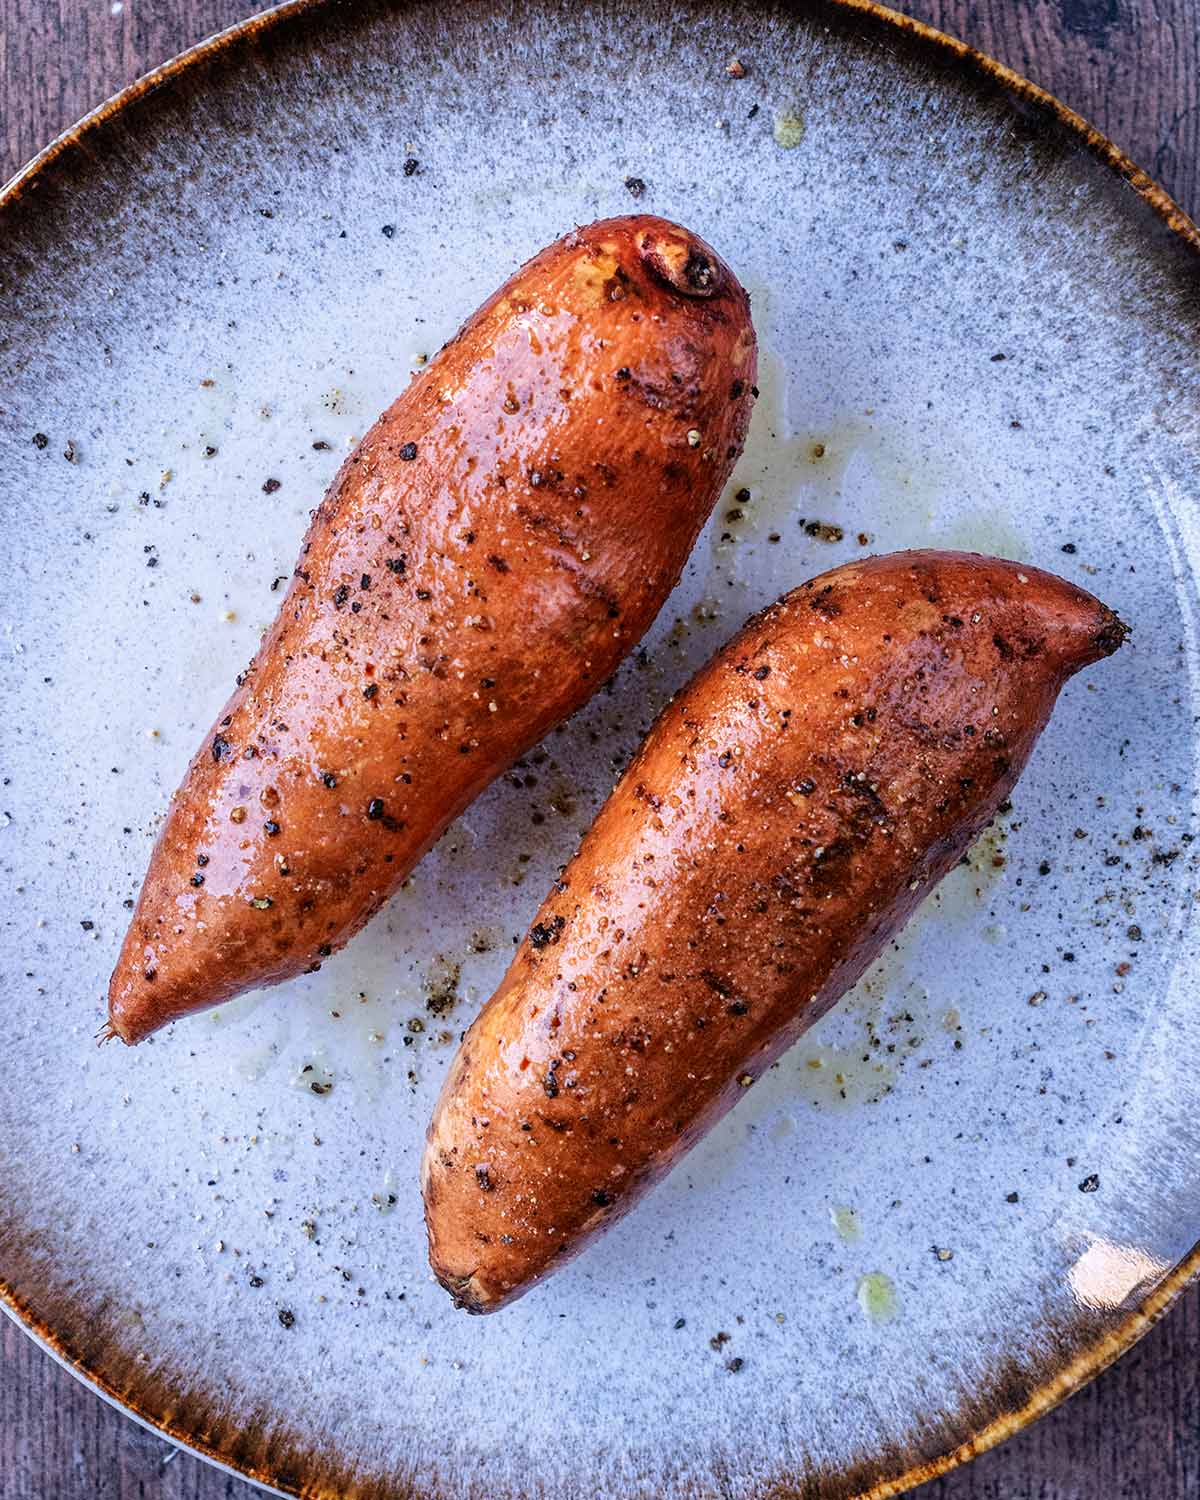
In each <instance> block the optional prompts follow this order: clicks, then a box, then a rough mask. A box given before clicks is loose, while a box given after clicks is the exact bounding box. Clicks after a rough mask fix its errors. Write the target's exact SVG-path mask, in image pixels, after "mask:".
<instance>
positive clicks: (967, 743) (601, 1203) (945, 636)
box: [422, 552, 1125, 1312]
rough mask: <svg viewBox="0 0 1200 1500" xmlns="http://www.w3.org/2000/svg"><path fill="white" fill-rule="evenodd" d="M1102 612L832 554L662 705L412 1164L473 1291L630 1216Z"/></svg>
mask: <svg viewBox="0 0 1200 1500" xmlns="http://www.w3.org/2000/svg"><path fill="white" fill-rule="evenodd" d="M1124 637H1125V627H1124V626H1123V625H1122V624H1121V622H1120V621H1119V620H1118V619H1117V617H1116V616H1115V615H1114V614H1113V613H1112V612H1111V611H1110V610H1108V609H1106V608H1105V607H1104V606H1103V605H1102V604H1100V603H1099V602H1098V601H1097V600H1095V599H1093V598H1092V597H1091V596H1090V595H1089V594H1086V593H1084V592H1083V591H1082V590H1080V589H1078V588H1075V587H1074V586H1073V585H1072V584H1069V583H1066V582H1064V581H1063V580H1062V579H1060V578H1056V577H1054V576H1053V575H1052V574H1049V573H1044V572H1041V571H1040V570H1039V569H1036V568H1032V567H1026V566H1019V565H1018V564H1016V563H1011V562H1003V561H999V560H997V559H995V558H986V557H978V556H973V555H968V554H963V553H954V552H902V553H897V554H894V555H892V556H887V557H876V558H870V559H868V560H866V561H864V562H855V563H850V564H848V565H847V566H845V567H841V568H837V569H835V570H834V571H833V572H830V573H826V574H824V575H823V576H821V577H819V578H815V579H813V580H811V581H810V582H808V583H806V584H804V585H803V586H802V587H800V588H797V589H794V590H793V591H792V592H791V593H789V594H787V595H785V596H784V597H783V598H782V599H780V600H779V601H778V602H777V603H776V604H773V605H771V606H770V608H768V609H766V610H764V611H763V612H762V613H761V614H759V615H756V616H755V617H754V618H753V619H751V620H750V621H749V622H748V623H747V624H746V625H745V626H744V628H743V629H742V630H741V631H740V632H739V633H738V634H737V635H736V636H735V637H734V638H733V640H731V641H730V642H729V644H728V645H727V646H726V647H725V648H724V649H723V650H722V651H720V652H719V653H718V654H717V655H716V656H715V657H714V658H713V660H712V661H711V662H709V663H708V665H707V666H705V667H704V668H703V669H702V670H701V671H700V672H699V673H698V675H697V676H696V677H695V678H694V679H693V680H692V682H691V683H690V684H689V685H688V686H687V687H686V688H685V689H684V690H683V691H682V692H681V693H680V694H679V695H678V696H677V697H676V698H675V699H674V700H673V701H672V702H671V703H670V704H669V705H668V706H667V708H666V709H665V710H664V711H663V713H662V715H661V716H660V718H659V720H658V722H657V723H656V725H655V726H654V728H653V729H652V730H651V731H650V734H649V735H648V736H647V738H646V740H645V742H644V744H643V745H642V747H641V749H640V751H639V752H638V754H637V755H636V757H635V758H634V760H633V762H632V763H631V765H630V766H629V769H628V770H627V771H626V772H625V774H624V775H623V776H622V777H621V780H620V781H619V782H618V784H617V786H616V788H615V789H614V791H613V793H612V795H611V796H610V797H609V799H608V801H607V802H606V803H605V804H604V806H603V807H602V808H601V810H600V812H599V814H598V815H597V817H596V820H595V822H594V824H593V825H592V827H591V829H590V830H589V832H588V833H587V835H586V836H585V838H584V840H583V842H582V844H581V846H580V849H579V852H578V853H577V854H576V856H575V858H574V859H573V860H572V861H571V863H570V864H569V865H568V866H567V868H566V870H565V871H564V872H563V875H562V878H561V879H560V880H559V881H558V882H557V883H556V884H555V887H554V889H553V890H552V891H551V893H550V895H549V896H548V897H547V899H546V901H545V902H544V904H543V905H542V908H541V910H540V911H539V912H538V914H537V916H536V918H535V920H534V922H533V925H532V926H531V928H530V930H529V933H528V935H527V936H526V938H525V941H524V942H523V944H522V945H521V947H520V948H519V950H518V951H517V953H516V955H515V957H514V958H513V961H512V964H511V966H510V968H509V970H508V973H507V974H506V975H505V978H504V980H503V982H502V983H501V985H500V987H499V989H498V990H497V991H496V993H495V994H494V995H493V996H492V998H491V1000H489V1002H488V1003H487V1005H486V1006H485V1007H484V1009H483V1011H482V1012H481V1014H480V1015H479V1017H478V1018H477V1020H476V1021H475V1023H474V1025H473V1026H472V1027H471V1028H470V1030H469V1031H468V1032H467V1033H466V1036H465V1038H464V1040H463V1042H462V1045H461V1047H460V1048H459V1051H458V1054H457V1056H456V1058H455V1060H454V1062H453V1063H452V1065H451V1068H450V1071H449V1073H448V1075H447V1078H446V1082H445V1085H444V1087H443V1089H442V1094H441V1098H440V1100H439V1102H438V1105H437V1108H436V1111H435V1113H434V1116H433V1120H432V1123H431V1124H430V1127H429V1135H428V1141H427V1145H426V1150H425V1156H424V1161H423V1164H422V1184H423V1190H424V1197H425V1215H426V1223H427V1227H428V1231H429V1247H430V1261H431V1264H432V1266H433V1270H434V1273H435V1274H436V1276H437V1277H438V1279H439V1281H441V1283H442V1285H443V1286H445V1287H446V1289H447V1290H448V1291H449V1292H450V1293H451V1295H452V1296H453V1297H454V1299H455V1301H456V1302H457V1303H458V1305H459V1306H461V1307H464V1308H466V1309H467V1310H468V1311H470V1312H489V1311H491V1310H493V1309H495V1308H497V1307H501V1306H503V1305H504V1304H505V1303H506V1302H508V1301H511V1300H512V1299H513V1298H514V1297H518V1296H520V1295H521V1294H522V1293H523V1292H525V1291H527V1290H528V1289H529V1288H530V1287H531V1286H532V1285H533V1284H534V1283H535V1282H536V1281H538V1280H539V1279H540V1278H541V1277H543V1276H545V1275H546V1274H548V1273H549V1272H550V1271H552V1270H554V1269H555V1268H556V1267H558V1266H561V1265H563V1264H564V1263H565V1262H566V1261H567V1260H568V1259H569V1258H570V1257H571V1256H572V1255H574V1254H575V1253H577V1252H578V1251H579V1250H580V1249H582V1248H583V1246H584V1245H585V1244H586V1243H587V1242H588V1241H589V1239H591V1237H592V1236H594V1235H595V1234H597V1233H599V1232H600V1231H601V1230H603V1229H604V1228H606V1227H607V1226H609V1225H610V1224H612V1223H614V1222H615V1221H616V1219H617V1218H618V1217H620V1216H621V1215H622V1214H624V1213H625V1212H627V1211H628V1210H629V1209H630V1208H631V1207H632V1206H633V1205H634V1204H635V1203H636V1202H637V1201H638V1199H639V1198H640V1197H641V1195H642V1194H643V1193H644V1192H646V1190H647V1189H648V1188H649V1187H650V1186H651V1185H652V1184H653V1183H654V1182H656V1181H657V1180H658V1179H659V1178H661V1177H662V1176H663V1175H664V1174H665V1173H666V1172H667V1171H668V1170H669V1169H670V1167H671V1166H672V1165H673V1164H674V1163H675V1162H676V1161H677V1160H678V1159H679V1158H680V1156H681V1155H682V1154H683V1153H684V1152H685V1151H687V1150H688V1148H689V1147H690V1146H692V1145H693V1144H694V1143H695V1142H696V1141H697V1140H699V1138H700V1137H701V1136H702V1135H703V1134H704V1133H705V1132H706V1131H707V1130H708V1129H709V1128H710V1127H711V1126H712V1125H714V1124H715V1123H716V1122H717V1121H718V1120H719V1119H720V1118H721V1117H722V1116H723V1115H724V1114H725V1113H726V1111H728V1110H729V1109H730V1108H731V1107H732V1106H733V1105H734V1104H735V1103H736V1102H737V1100H738V1099H739V1098H740V1097H742V1096H743V1095H744V1093H745V1091H746V1090H747V1089H748V1088H750V1087H751V1086H752V1085H753V1083H754V1081H755V1079H757V1078H758V1077H759V1076H760V1075H761V1074H762V1072H763V1071H764V1069H766V1068H768V1067H769V1066H770V1065H771V1063H772V1062H773V1061H774V1060H775V1059H776V1058H777V1057H778V1056H779V1055H780V1053H781V1052H783V1051H784V1049H785V1048H787V1047H789V1046H790V1045H791V1044H792V1043H793V1042H794V1041H795V1040H796V1038H797V1037H798V1036H799V1035H800V1034H801V1033H802V1032H803V1031H804V1030H806V1029H807V1028H808V1027H809V1026H811V1025H812V1024H813V1022H815V1021H817V1020H818V1019H819V1018H820V1017H821V1016H822V1015H824V1013H825V1012H826V1011H827V1010H828V1009H829V1008H830V1007H831V1006H832V1005H833V1004H834V1003H835V1002H836V1001H837V1000H838V999H839V998H840V997H841V996H842V995H843V994H844V993H845V992H846V991H847V990H848V989H849V988H850V987H851V986H852V985H853V984H854V983H855V982H856V981H857V979H858V978H859V976H860V975H861V974H862V973H863V971H864V969H866V968H867V966H868V965H869V964H870V963H871V962H872V960H873V959H874V958H875V957H876V956H877V954H878V953H879V951H880V949H881V948H882V947H883V945H884V943H885V942H886V941H887V940H888V939H889V938H890V937H891V936H893V934H894V933H896V932H897V931H898V930H899V928H900V927H901V926H903V924H904V922H905V921H906V920H907V919H908V917H909V916H910V915H911V914H912V912H913V910H914V909H915V907H916V906H917V904H918V903H919V902H920V901H922V900H923V899H924V898H925V896H927V895H928V894H929V892H930V891H931V890H932V888H933V887H934V885H936V883H937V882H938V881H939V880H940V879H941V878H942V877H943V876H944V875H945V874H946V873H947V871H948V870H950V869H951V868H952V866H953V865H954V864H955V863H956V862H957V861H958V860H959V859H960V858H961V856H962V854H963V853H964V851H965V850H966V848H967V847H968V845H969V844H970V842H971V840H972V839H973V838H974V837H975V836H976V834H977V833H978V832H979V831H980V830H981V829H982V828H983V827H984V825H985V824H987V823H988V822H989V820H990V819H991V818H992V817H993V815H994V814H995V812H996V809H997V807H998V806H999V804H1000V803H1001V802H1002V801H1003V800H1004V799H1005V798H1006V797H1007V796H1008V795H1009V793H1010V791H1011V790H1012V787H1013V784H1014V782H1015V781H1016V779H1017V777H1018V776H1019V775H1020V773H1021V771H1022V769H1023V768H1024V766H1025V763H1026V761H1027V760H1028V758H1029V754H1030V752H1031V751H1032V749H1033V746H1034V743H1035V741H1036V740H1037V737H1038V735H1039V734H1040V732H1041V730H1042V728H1043V727H1044V725H1045V723H1046V721H1047V719H1048V718H1049V716H1050V712H1051V709H1052V708H1053V706H1054V702H1055V699H1056V698H1057V696H1058V692H1059V689H1060V688H1061V687H1062V685H1063V683H1064V682H1065V681H1066V680H1067V678H1068V677H1070V676H1071V675H1072V673H1074V672H1076V671H1078V670H1079V669H1080V668H1081V667H1084V666H1086V665H1088V663H1090V662H1094V661H1096V660H1098V659H1099V658H1100V657H1103V656H1107V655H1109V654H1110V653H1111V652H1113V651H1114V650H1116V648H1117V647H1118V646H1119V645H1120V644H1121V642H1122V640H1123V639H1124Z"/></svg>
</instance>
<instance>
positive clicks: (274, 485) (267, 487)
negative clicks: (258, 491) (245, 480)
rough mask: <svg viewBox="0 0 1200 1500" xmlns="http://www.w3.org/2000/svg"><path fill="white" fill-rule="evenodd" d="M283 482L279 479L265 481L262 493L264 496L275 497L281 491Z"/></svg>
mask: <svg viewBox="0 0 1200 1500" xmlns="http://www.w3.org/2000/svg"><path fill="white" fill-rule="evenodd" d="M281 483H282V481H281V480H278V479H264V480H263V487H262V492H263V494H264V495H273V494H274V493H275V491H276V490H277V489H279V487H280V485H281Z"/></svg>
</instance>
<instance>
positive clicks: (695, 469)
mask: <svg viewBox="0 0 1200 1500" xmlns="http://www.w3.org/2000/svg"><path fill="white" fill-rule="evenodd" d="M754 378H755V341H754V330H753V327H752V325H751V321H750V309H749V302H748V299H747V297H746V294H745V292H744V291H743V290H742V288H741V286H740V285H739V284H738V281H737V279H736V277H735V276H734V274H733V272H732V271H731V270H730V269H729V267H728V266H726V265H725V264H724V263H723V262H722V261H721V260H720V259H719V257H718V256H717V255H716V253H715V252H714V251H713V250H712V249H710V247H709V246H708V245H706V244H705V243H704V242H703V241H702V240H701V239H699V238H698V237H697V236H696V235H694V234H691V233H690V232H689V231H688V230H685V229H681V228H679V227H678V226H677V225H674V224H670V223H667V222H666V221H665V220H662V219H656V218H651V217H648V216H645V215H634V216H630V217H626V218H618V219H608V220H604V221H602V222H600V223H597V224H593V225H591V226H589V227H588V228H585V229H579V230H576V231H575V232H573V233H571V234H568V235H567V236H565V237H564V238H563V239H561V240H559V241H557V242H556V243H555V244H553V245H551V246H550V247H549V248H548V249H547V250H544V251H543V252H542V253H541V254H540V255H538V256H536V257H535V258H534V259H533V260H531V261H530V262H529V263H528V264H527V265H526V266H524V267H523V268H522V269H521V270H520V271H518V272H517V273H516V275H514V276H513V277H512V279H511V280H510V281H508V282H507V283H506V284H505V285H504V286H503V287H502V288H501V289H500V290H499V291H498V292H497V293H496V294H495V295H494V296H493V297H492V298H490V299H489V300H488V301H487V302H486V303H485V304H484V305H483V307H481V308H480V309H479V311H478V312H477V313H476V314H475V315H474V316H473V317H472V318H471V319H470V321H469V322H468V323H466V324H465V325H464V327H463V328H462V329H461V331H460V332H459V333H458V334H457V335H456V336H455V338H454V339H452V340H451V342H450V343H449V344H447V345H446V347H445V348H444V349H443V350H442V351H441V352H440V353H439V354H438V356H437V357H436V358H435V359H434V360H433V361H432V362H431V363H430V364H429V366H428V367H427V368H426V369H425V370H424V371H422V372H421V373H420V374H419V375H417V376H416V377H415V378H414V379H413V381H412V383H411V384H410V385H409V387H408V388H407V390H405V392H404V394H403V395H402V396H401V397H400V398H399V399H398V400H397V401H396V402H395V403H394V404H393V405H392V406H391V407H390V408H389V409H388V410H387V411H386V412H385V413H384V415H383V416H382V417H381V418H380V419H379V421H378V422H376V424H375V425H374V427H372V429H371V430H370V432H368V433H367V435H366V436H365V437H364V438H363V440H362V442H361V443H360V444H359V445H358V447H357V449H356V450H355V451H354V452H353V453H352V454H351V455H350V457H349V458H348V459H347V460H346V462H345V463H344V464H343V465H342V468H341V470H340V472H339V473H338V475H337V476H336V478H335V479H334V482H333V484H332V485H331V487H330V489H329V492H328V494H327V495H326V496H325V499H324V500H323V502H322V503H321V505H320V507H319V509H318V510H317V511H316V513H315V515H314V518H313V522H312V525H311V527H310V529H309V532H308V535H307V537H306V539H305V542H304V546H303V548H302V550H301V555H300V559H299V561H298V563H297V566H296V569H295V573H294V575H293V577H292V581H291V585H290V587H289V589H288V592H287V594H286V596H285V598H284V600H283V602H282V605H281V607H280V610H279V614H278V617H277V618H276V620H275V623H274V625H273V626H272V628H271V630H270V632H269V633H268V635H267V636H266V637H265V639H264V641H263V644H262V647H261V649H260V650H259V652H258V654H257V656H256V657H255V659H254V661H253V662H252V663H251V665H250V666H249V668H248V669H247V671H246V672H245V673H244V674H243V675H242V677H241V678H239V680H238V686H237V689H236V691H235V692H234V694H233V696H232V697H231V698H230V699H229V701H228V703H227V704H226V705H225V707H224V709H223V710H222V711H221V713H220V714H219V715H218V716H217V720H216V722H215V723H214V725H213V727H212V729H211V731H210V732H209V733H208V734H207V735H206V736H205V737H204V740H203V742H202V744H201V745H200V747H199V749H198V750H197V752H196V755H195V757H194V759H193V760H192V762H191V765H190V766H189V767H188V770H187V773H186V775H185V777H184V780H183V783H182V785H181V786H180V788H179V790H178V791H177V792H176V793H175V795H174V797H173V799H172V801H171V805H170V810H169V812H168V815H167V819H166V822H165V824H164V827H163V829H162V832H161V834H160V837H159V839H158V843H157V845H156V847H155V849H154V853H153V856H152V858H151V862H150V868H149V871H148V873H147V875H146V878H145V882H144V884H143V886H142V891H141V896H140V899H139V901H138V904H137V907H136V910H135V912H134V915H133V920H132V922H131V924H130V928H129V932H128V935H127V936H126V938H125V942H124V946H123V948H122V950H121V955H120V959H119V961H118V963H117V967H116V971H115V972H114V974H113V977H112V981H111V984H110V988H109V1034H111V1035H117V1036H120V1037H121V1038H122V1039H123V1040H124V1041H126V1042H129V1043H133V1042H137V1041H139V1040H140V1039H141V1038H143V1037H145V1036H146V1035H148V1034H149V1033H150V1032H152V1031H154V1030H155V1029H156V1028H158V1027H160V1026H163V1025H165V1024H166V1023H167V1022H169V1021H173V1020H175V1019H177V1018H178V1017H180V1016H184V1015H187V1014H188V1013H189V1012H192V1011H196V1010H199V1009H202V1008H203V1007H205V1006H210V1005H215V1004H218V1003H219V1002H220V1001H223V1000H227V999H229V998H231V997H232V996H234V995H236V994H238V993H239V992H241V991H243V990H247V989H251V988H255V987H257V986H260V985H266V984H276V983H278V982H279V981H281V980H284V979H287V978H289V977H291V976H292V975H295V974H299V973H302V972H304V971H307V970H310V969H313V968H316V967H318V966H319V965H320V963H321V960H322V959H323V958H325V957H327V956H328V955H329V954H330V953H332V952H333V951H334V950H335V949H337V948H339V947H341V946H342V944H344V943H345V942H346V941H347V940H348V939H349V938H350V937H351V936H352V935H353V934H354V933H355V932H356V931H357V930H358V929H359V928H360V927H361V926H362V925H363V923H364V922H366V921H367V920H368V918H369V917H370V916H371V915H372V914H373V913H374V912H375V911H377V910H378V909H379V907H380V906H381V905H382V904H383V903H384V902H385V901H386V900H387V898H388V896H389V895H390V894H391V893H392V892H393V891H394V890H395V889H396V888H397V887H398V886H399V885H400V883H401V882H402V881H403V879H404V878H405V876H406V875H407V874H408V872H409V871H410V870H411V869H412V867H413V865H414V864H415V863H416V862H417V860H419V859H420V857H421V856H422V854H424V853H425V851H426V850H427V849H428V848H429V847H430V845H431V844H432V843H434V841H435V840H436V839H437V838H438V836H439V835H440V834H441V832H442V831H443V829H444V828H445V827H446V825H447V824H448V823H449V822H450V821H451V820H452V819H453V818H454V817H455V816H457V814H458V813H459V812H461V811H462V809H463V808H464V807H465V806H466V805H467V804H468V803H469V802H470V801H471V800H472V799H473V798H474V797H476V796H477V795H478V794H479V793H480V792H481V791H482V790H483V789H484V787H485V786H487V785H488V783H489V782H490V781H492V780H493V779H494V778H495V777H496V776H497V775H499V774H500V773H501V772H502V771H504V770H505V769H506V767H508V766H509V765H510V764H511V763H512V761H514V760H515V759H516V758H517V757H518V756H519V755H521V754H522V753H523V752H524V751H525V750H526V749H528V748H529V746H531V745H532V744H534V743H536V741H538V740H539V739H541V738H542V736H543V735H544V734H546V732H547V731H548V730H549V729H550V728H551V727H552V726H553V725H554V724H556V723H558V722H559V721H560V720H561V719H563V718H564V717H565V716H566V715H568V714H570V713H571V712H572V711H573V710H574V709H576V708H577V707H578V706H579V705H580V704H581V703H583V702H584V701H585V700H586V699H587V698H588V697H589V696H590V695H591V694H592V693H593V692H594V691H595V690H596V688H597V687H599V686H600V684H601V683H602V682H604V681H605V680H606V679H607V678H608V677H609V676H610V675H611V674H612V672H613V670H614V669H615V667H616V666H617V665H618V663H619V662H620V661H621V660H622V658H623V657H624V656H625V655H626V654H627V653H628V652H629V651H630V650H631V649H632V647H633V646H634V645H635V644H636V643H637V641H638V640H639V639H640V637H641V636H642V634H643V633H644V631H645V630H646V628H647V626H648V625H649V624H650V622H651V621H652V620H653V619H654V616H655V615H656V614H657V613H658V610H659V608H660V606H661V605H662V603H663V600H664V599H665V598H666V596H667V594H668V593H669V592H670V590H671V588H672V587H673V586H674V584H675V582H676V580H677V579H678V577H679V573H680V571H681V569H682V567H683V564H684V561H685V560H686V558H687V555H688V553H689V551H690V549H691V547H692V544H693V543H694V541H695V539H696V535H697V533H698V532H699V530H700V528H701V526H702V525H703V524H704V521H705V520H706V518H707V516H708V514H709V511H710V510H711V508H712V506H713V503H714V502H715V500H716V498H717V496H718V495H719V493H720V491H721V487H722V485H723V484H724V482H725V480H726V478H727V477H728V474H729V472H730V469H731V468H732V466H733V463H734V461H735V460H736V458H737V456H738V454H739V453H740V452H741V448H742V444H743V441H744V439H745V435H746V428H747V426H748V423H749V418H750V410H751V406H752V402H753V397H754V394H756V393H755V391H754Z"/></svg>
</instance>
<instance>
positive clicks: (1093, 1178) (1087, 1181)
mask: <svg viewBox="0 0 1200 1500" xmlns="http://www.w3.org/2000/svg"><path fill="white" fill-rule="evenodd" d="M1099 1189H1100V1177H1099V1174H1098V1173H1096V1172H1092V1173H1091V1174H1090V1175H1089V1176H1087V1177H1085V1178H1084V1179H1083V1181H1082V1182H1081V1183H1080V1184H1079V1191H1080V1192H1081V1193H1095V1192H1098V1191H1099Z"/></svg>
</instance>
